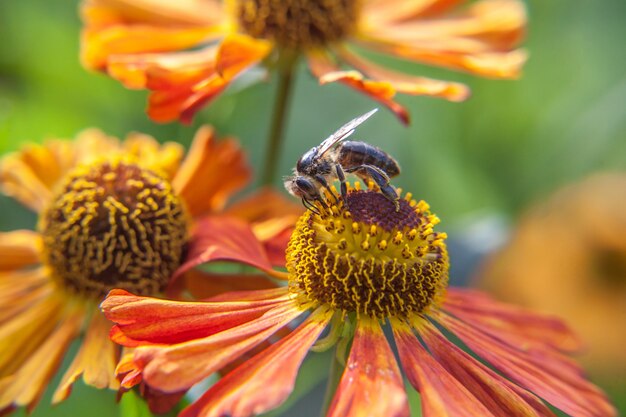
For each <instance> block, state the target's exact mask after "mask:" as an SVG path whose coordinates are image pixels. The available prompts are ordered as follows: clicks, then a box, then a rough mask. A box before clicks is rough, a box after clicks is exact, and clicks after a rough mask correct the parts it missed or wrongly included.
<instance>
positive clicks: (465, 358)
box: [420, 322, 554, 417]
mask: <svg viewBox="0 0 626 417" xmlns="http://www.w3.org/2000/svg"><path fill="white" fill-rule="evenodd" d="M420 335H421V336H422V338H423V339H424V341H425V342H426V345H427V347H428V348H429V350H430V351H431V352H432V354H433V356H434V357H435V358H436V359H437V361H438V362H439V363H440V364H441V365H442V366H443V367H444V368H445V369H446V371H447V372H449V373H450V375H452V376H453V377H454V378H456V379H457V380H458V381H459V382H460V383H461V384H462V385H463V386H464V387H466V388H467V389H468V390H469V391H470V392H471V393H472V395H474V396H475V397H476V398H477V399H478V400H479V401H480V402H481V403H483V404H484V405H485V407H487V408H488V409H489V410H490V411H492V412H493V414H495V415H496V416H511V417H553V416H554V413H553V412H552V411H550V409H549V408H548V407H547V406H546V405H545V404H544V403H543V402H542V401H541V400H540V399H539V398H537V397H536V396H535V395H533V394H532V393H530V392H528V391H526V390H525V389H523V388H520V387H519V386H518V385H516V384H514V383H512V382H511V381H509V380H507V379H506V378H503V377H502V376H501V375H499V374H497V373H496V372H494V371H492V370H491V369H489V368H488V367H487V366H485V365H483V364H482V363H480V362H478V361H477V360H476V359H474V358H473V357H471V356H470V355H469V354H467V353H465V352H463V351H462V350H461V349H459V348H458V347H457V346H456V345H454V343H452V342H450V341H449V340H448V339H446V338H445V337H444V336H443V335H442V334H441V333H440V332H439V330H437V329H436V328H435V327H434V326H433V325H431V324H430V323H428V322H425V323H424V325H423V326H422V327H421V331H420Z"/></svg>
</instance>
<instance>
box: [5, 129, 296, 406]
mask: <svg viewBox="0 0 626 417" xmlns="http://www.w3.org/2000/svg"><path fill="white" fill-rule="evenodd" d="M182 156H183V150H182V147H181V146H180V145H178V144H175V143H166V144H163V145H160V144H158V143H157V142H156V141H155V140H154V139H152V138H151V137H149V136H146V135H141V134H131V135H129V136H128V137H127V138H126V140H124V141H119V140H117V139H115V138H112V137H107V136H105V135H104V134H103V133H101V132H100V131H97V130H89V131H86V132H84V133H82V134H80V135H79V136H78V138H77V139H76V140H75V141H74V142H69V141H63V140H54V141H49V142H47V143H46V144H44V145H31V146H29V147H27V148H25V149H24V150H22V151H20V152H17V153H14V154H10V155H7V156H5V157H4V158H3V159H2V161H1V162H0V189H1V190H2V191H3V192H4V193H5V194H8V195H11V196H13V197H15V198H16V199H17V200H19V201H20V202H22V203H23V204H24V205H26V206H27V207H29V208H31V209H33V210H34V211H36V212H37V213H38V214H39V222H38V227H37V231H29V230H16V231H12V232H3V233H0V253H1V255H0V306H2V307H1V308H0V334H1V335H2V337H1V338H0V352H1V354H0V414H1V413H3V412H4V411H6V410H8V409H11V408H13V407H16V406H26V407H27V408H28V409H29V410H30V409H32V408H33V407H34V406H35V405H36V403H37V402H38V400H39V398H40V397H41V395H42V393H43V391H44V389H45V388H46V386H47V384H48V383H49V381H50V379H51V378H52V376H53V375H54V373H55V371H56V370H57V368H58V367H59V365H60V363H61V360H62V358H63V356H64V354H65V353H66V351H67V348H68V346H69V344H70V343H71V342H72V340H74V339H76V338H77V337H78V336H79V335H80V334H81V333H82V331H83V329H84V331H85V337H84V339H83V341H82V344H81V347H80V349H79V352H78V354H77V355H76V356H75V357H74V359H73V361H72V363H71V365H70V367H69V369H68V370H67V372H66V373H65V375H64V376H63V378H62V380H61V382H60V384H59V386H58V388H57V390H56V392H55V394H54V399H53V401H54V402H58V401H62V400H63V399H65V398H66V397H67V396H68V395H69V393H70V390H71V387H72V384H73V383H74V382H75V381H76V380H77V379H78V378H79V377H80V376H81V375H82V377H83V380H84V381H85V383H87V384H88V385H93V386H95V387H98V388H105V387H109V388H118V387H119V384H118V382H117V380H116V378H115V373H114V371H115V368H116V365H117V362H118V359H119V356H120V350H119V347H117V346H116V345H115V344H113V343H112V342H111V341H110V340H109V337H108V333H109V329H110V323H109V322H108V321H107V320H106V319H105V318H104V316H102V315H101V314H99V311H98V308H97V306H98V303H100V301H101V300H102V298H103V297H104V295H105V294H106V293H107V292H108V291H110V290H111V289H113V288H123V289H126V290H129V291H133V292H135V293H137V294H143V295H153V296H154V295H159V294H162V293H163V292H164V290H165V289H166V287H167V286H168V285H170V284H171V283H172V281H173V279H174V278H179V279H178V282H184V281H185V280H187V281H189V282H190V283H192V285H191V286H190V288H191V289H192V290H193V289H194V288H195V289H196V290H197V291H199V292H200V293H202V294H214V293H219V292H222V291H225V290H232V289H251V288H266V287H268V286H271V283H270V282H269V281H268V280H267V279H259V280H252V279H250V277H248V278H247V279H244V280H241V281H238V280H233V279H228V277H222V276H211V278H212V279H211V280H210V281H208V283H206V282H205V283H204V284H198V283H197V284H193V283H194V282H196V281H198V282H201V281H200V280H201V279H205V278H206V274H204V273H202V272H200V271H196V270H193V267H194V266H195V265H197V264H198V263H200V262H206V261H207V260H211V259H226V260H227V259H228V257H229V247H228V246H227V245H216V244H215V242H214V240H212V239H213V238H214V237H215V234H216V233H218V234H219V236H218V237H219V238H221V239H225V240H229V241H237V240H243V241H246V242H247V248H248V249H249V250H251V251H256V252H255V253H257V258H256V259H257V263H256V266H257V267H260V268H265V269H268V270H269V269H270V268H271V264H272V259H273V260H274V262H279V260H277V258H276V256H273V257H270V256H269V254H271V253H272V250H270V248H272V247H274V248H276V247H279V246H282V247H284V244H283V245H281V243H280V238H278V240H277V238H275V237H276V236H278V235H279V234H280V233H281V232H282V231H283V230H285V229H286V224H287V222H290V221H291V222H292V221H293V216H294V214H293V211H291V214H289V213H288V212H289V210H290V209H289V207H290V206H287V207H285V204H284V201H282V200H279V199H278V198H277V196H276V195H272V194H271V193H269V192H267V191H266V192H263V193H262V194H260V195H258V196H256V197H254V198H252V199H250V200H248V201H242V202H241V203H239V204H237V205H234V206H232V207H231V208H229V209H226V210H224V209H223V206H224V203H225V201H226V198H227V197H228V196H229V195H230V194H231V193H232V192H234V191H235V190H237V189H239V188H240V187H241V186H242V185H243V184H244V183H245V182H246V181H247V179H248V177H249V175H250V172H249V168H248V167H247V165H246V163H245V160H244V157H243V154H242V153H241V151H240V150H239V148H238V146H237V145H236V143H235V142H234V141H233V140H232V139H229V140H224V141H216V140H215V137H214V135H213V131H212V130H211V129H210V128H208V127H204V128H201V129H200V130H199V131H198V133H197V136H196V138H195V141H194V144H193V145H192V151H191V153H190V154H189V155H188V156H187V158H186V159H185V160H184V161H183V162H182V163H181V160H182ZM225 167H228V175H224V174H223V172H225V169H224V168H225ZM259 198H260V199H264V200H265V201H266V203H265V204H262V205H259V204H258V200H259ZM277 200H278V201H277ZM251 204H252V205H251ZM274 206H283V208H281V209H280V210H279V212H280V213H282V214H281V215H274V214H276V213H277V210H275V207H274ZM263 207H265V209H268V212H267V213H263V210H264V208H263ZM269 212H271V214H272V215H268V214H270V213H269ZM216 224H219V227H214V226H215V225H216ZM285 243H286V242H285ZM274 251H275V249H274Z"/></svg>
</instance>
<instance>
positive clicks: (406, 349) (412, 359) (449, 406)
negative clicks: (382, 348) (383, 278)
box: [391, 321, 495, 417]
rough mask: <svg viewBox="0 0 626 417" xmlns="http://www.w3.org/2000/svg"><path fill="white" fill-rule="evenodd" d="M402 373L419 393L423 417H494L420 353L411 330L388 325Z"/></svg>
mask: <svg viewBox="0 0 626 417" xmlns="http://www.w3.org/2000/svg"><path fill="white" fill-rule="evenodd" d="M391 326H392V328H393V334H394V337H395V340H396V345H397V346H398V353H399V354H400V361H401V362H402V369H403V370H404V373H405V374H406V377H407V378H408V379H409V382H411V385H413V386H414V387H415V389H416V390H418V391H419V393H420V396H421V399H422V415H423V416H424V417H475V416H484V417H490V416H491V417H495V416H494V415H493V414H492V413H491V412H490V411H489V410H488V409H487V408H486V407H485V406H484V405H482V404H481V403H480V402H479V401H478V400H477V399H476V398H475V397H474V396H473V395H472V394H471V393H470V392H469V391H468V390H467V388H466V387H464V386H463V385H461V383H460V382H459V381H457V380H456V379H455V378H454V377H452V375H450V374H449V373H448V372H447V371H446V370H445V369H444V368H443V367H442V366H441V365H440V364H439V363H438V362H437V361H436V360H435V359H434V358H433V357H432V356H430V354H429V353H428V352H427V351H426V349H424V347H423V346H422V345H421V343H420V342H419V341H418V340H417V337H416V336H415V335H414V334H413V332H412V330H411V329H410V328H409V327H408V326H407V325H405V324H402V323H400V322H399V321H395V322H392V325H391Z"/></svg>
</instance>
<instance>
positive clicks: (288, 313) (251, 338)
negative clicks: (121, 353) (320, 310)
mask: <svg viewBox="0 0 626 417" xmlns="http://www.w3.org/2000/svg"><path fill="white" fill-rule="evenodd" d="M301 314H302V310H300V309H298V308H297V307H296V306H295V304H294V303H292V302H290V301H287V302H285V303H283V304H279V305H277V306H276V307H274V308H272V309H271V310H269V311H267V312H266V313H265V314H263V315H262V316H261V317H259V318H256V319H254V320H251V321H249V322H246V323H243V324H241V325H239V326H236V327H233V328H230V329H227V330H224V331H222V332H220V333H217V334H212V335H210V336H208V337H206V338H203V339H196V340H191V341H188V342H185V343H180V344H176V345H172V346H166V347H163V346H141V347H138V348H137V349H136V351H135V358H134V361H135V363H136V364H137V365H138V366H139V367H140V368H142V369H143V380H144V381H145V382H146V383H147V384H148V385H150V386H151V387H154V388H157V389H158V390H159V391H162V392H178V391H183V390H187V389H189V388H190V387H191V386H192V385H194V384H196V383H198V382H200V381H201V380H203V379H204V378H206V377H208V376H209V375H211V374H213V373H214V372H217V371H218V370H219V369H221V368H222V367H224V366H225V365H227V364H229V363H230V362H232V361H233V360H235V359H236V358H238V357H239V356H241V355H243V354H244V353H246V352H248V351H250V350H251V349H252V348H254V347H255V346H257V345H259V344H260V343H261V342H263V341H264V340H266V339H268V338H269V337H270V336H271V335H273V334H274V333H275V332H276V331H277V330H278V329H280V328H282V327H283V326H285V325H287V324H288V323H289V322H291V321H292V320H293V319H295V318H296V317H298V316H299V315H301Z"/></svg>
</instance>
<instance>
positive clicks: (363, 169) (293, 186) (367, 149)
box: [285, 109, 400, 212]
mask: <svg viewBox="0 0 626 417" xmlns="http://www.w3.org/2000/svg"><path fill="white" fill-rule="evenodd" d="M377 110H378V109H374V110H372V111H370V112H368V113H365V114H364V115H362V116H359V117H357V118H355V119H353V120H351V121H349V122H348V123H346V124H345V125H343V126H342V127H341V128H339V130H337V131H336V132H335V133H333V134H332V135H330V136H329V137H328V138H326V139H325V140H324V141H323V142H322V143H321V144H320V145H319V146H315V147H313V148H311V149H309V150H308V151H307V152H305V153H304V155H302V156H301V157H300V159H298V162H297V163H296V166H295V168H294V170H293V175H291V176H289V177H287V178H285V188H286V189H287V191H289V193H290V194H291V195H293V196H294V197H299V198H301V199H302V204H303V205H304V207H306V208H307V209H310V210H312V211H314V212H317V209H316V208H315V206H314V205H313V202H315V201H319V202H320V204H321V205H322V206H323V207H328V205H327V204H326V202H325V201H324V199H323V197H322V194H321V193H320V190H321V189H322V188H324V189H326V190H327V191H328V192H329V193H330V194H331V195H332V196H335V194H334V193H333V192H332V190H331V188H330V184H332V182H333V181H335V180H338V181H339V182H340V185H341V196H342V198H343V200H344V203H345V201H346V195H347V193H348V190H347V186H346V176H345V174H346V173H348V174H354V175H356V176H358V177H359V178H361V179H362V180H364V181H369V180H372V181H374V182H375V183H376V184H377V185H378V187H379V188H380V192H381V193H382V194H383V195H384V196H385V197H387V199H389V201H391V202H392V203H393V204H394V206H395V209H396V211H399V210H400V204H399V202H398V200H399V197H398V195H397V193H396V190H395V189H394V188H393V187H392V186H391V185H390V184H389V179H390V178H392V177H395V176H396V175H398V174H400V167H399V166H398V163H397V162H396V161H395V159H393V158H392V157H391V156H389V154H387V153H386V152H385V151H383V150H381V149H379V148H377V147H375V146H373V145H370V144H368V143H365V142H356V141H345V139H346V138H347V137H349V136H350V135H352V133H354V131H355V129H356V128H357V127H358V126H359V125H360V124H361V123H363V122H364V121H366V120H367V119H369V117H370V116H371V115H373V114H374V113H375V112H376V111H377ZM335 198H336V199H337V197H336V196H335Z"/></svg>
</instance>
